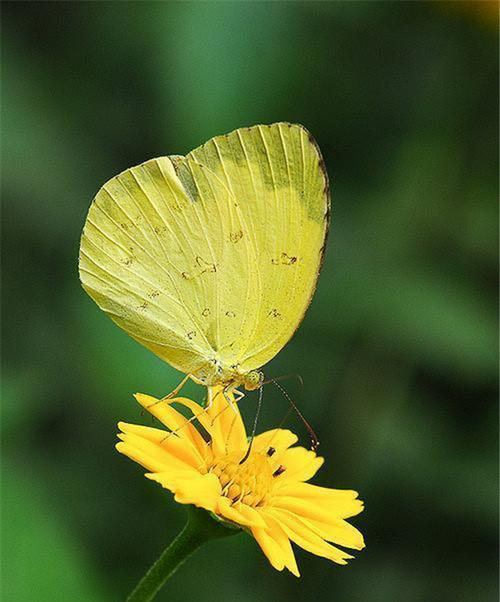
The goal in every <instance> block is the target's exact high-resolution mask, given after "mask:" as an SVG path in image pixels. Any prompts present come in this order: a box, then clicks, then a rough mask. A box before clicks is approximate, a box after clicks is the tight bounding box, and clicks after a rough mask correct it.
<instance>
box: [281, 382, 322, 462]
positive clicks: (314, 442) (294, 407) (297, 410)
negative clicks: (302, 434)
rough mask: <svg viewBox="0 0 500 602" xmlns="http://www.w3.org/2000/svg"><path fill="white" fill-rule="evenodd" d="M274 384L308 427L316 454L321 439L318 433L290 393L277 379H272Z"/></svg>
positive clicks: (312, 447)
mask: <svg viewBox="0 0 500 602" xmlns="http://www.w3.org/2000/svg"><path fill="white" fill-rule="evenodd" d="M272 382H274V384H275V385H276V387H278V389H279V390H280V391H281V392H282V393H283V395H284V396H285V398H286V399H287V400H288V403H289V404H290V406H291V407H292V408H293V410H294V412H295V413H296V414H297V416H298V417H299V418H300V419H301V420H302V422H303V423H304V426H305V427H306V429H307V432H308V433H309V437H310V438H311V449H312V451H314V452H315V451H317V449H318V447H319V439H318V436H317V435H316V433H315V432H314V429H313V427H312V426H311V425H310V424H309V422H308V421H307V420H306V419H305V417H304V415H303V414H302V412H301V411H300V410H299V408H298V407H297V404H296V403H295V402H294V401H293V399H292V398H291V397H290V395H288V393H287V392H286V391H285V389H284V388H283V387H282V386H281V385H280V384H279V383H278V382H276V379H272ZM285 418H286V416H285Z"/></svg>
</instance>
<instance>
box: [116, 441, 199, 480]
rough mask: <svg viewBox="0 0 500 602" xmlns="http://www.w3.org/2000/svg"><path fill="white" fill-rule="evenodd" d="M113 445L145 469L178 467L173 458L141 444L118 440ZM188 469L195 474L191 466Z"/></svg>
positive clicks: (161, 469) (154, 469)
mask: <svg viewBox="0 0 500 602" xmlns="http://www.w3.org/2000/svg"><path fill="white" fill-rule="evenodd" d="M115 447H116V449H117V450H118V451H119V452H120V453H121V454H123V455H124V456H127V457H128V458H130V459H131V460H134V462H137V463H138V464H140V465H141V466H144V468H146V469H147V470H153V471H158V472H162V471H165V470H170V469H172V468H179V463H178V461H176V460H175V459H174V458H166V456H165V455H163V456H160V455H159V454H158V453H157V452H156V451H153V452H148V451H147V450H145V449H144V447H143V446H142V445H136V444H135V443H130V442H129V441H120V442H119V443H117V444H116V446H115ZM184 467H187V465H184ZM189 470H190V471H192V472H193V473H194V474H197V472H196V471H195V470H194V469H193V468H191V467H189Z"/></svg>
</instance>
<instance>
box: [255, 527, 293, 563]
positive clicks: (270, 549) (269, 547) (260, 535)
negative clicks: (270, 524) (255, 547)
mask: <svg viewBox="0 0 500 602" xmlns="http://www.w3.org/2000/svg"><path fill="white" fill-rule="evenodd" d="M252 535H253V536H254V537H255V540H256V542H257V543H258V544H259V546H260V548H261V550H262V551H263V552H264V554H265V555H266V557H267V559H268V560H269V562H270V563H271V565H272V566H273V567H274V568H275V569H276V570H277V571H282V570H283V569H284V568H285V555H284V554H283V550H282V549H281V547H280V546H279V545H278V542H277V541H276V540H275V539H274V538H273V537H272V535H271V533H270V532H269V531H267V530H266V529H264V528H262V527H253V528H252Z"/></svg>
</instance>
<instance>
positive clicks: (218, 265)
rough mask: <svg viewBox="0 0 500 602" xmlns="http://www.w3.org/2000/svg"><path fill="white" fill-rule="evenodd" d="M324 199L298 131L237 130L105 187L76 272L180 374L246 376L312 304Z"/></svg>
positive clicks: (310, 146)
mask: <svg viewBox="0 0 500 602" xmlns="http://www.w3.org/2000/svg"><path fill="white" fill-rule="evenodd" d="M327 203H328V201H327V193H326V176H325V174H324V171H323V169H322V164H321V157H320V155H319V152H318V150H317V148H316V146H315V145H314V143H313V142H312V141H311V139H310V138H309V136H308V134H307V132H306V131H305V130H304V129H303V128H301V127H300V126H290V125H288V124H274V125H272V126H256V127H254V128H249V129H242V130H237V131H235V132H233V133H232V134H229V135H228V136H222V137H218V138H214V139H212V140H210V141H209V142H208V143H206V144H205V145H203V146H202V147H200V148H199V149H196V150H195V151H193V152H192V153H190V154H189V155H188V156H187V157H162V158H159V159H153V160H151V161H147V162H146V163H143V164H142V165H139V166H137V167H133V168H131V169H129V170H126V171H125V172H123V173H121V174H120V175H118V176H116V177H115V178H113V179H112V180H110V181H109V182H107V183H106V184H105V185H104V186H103V187H102V188H101V190H100V191H99V193H98V194H97V196H96V198H95V199H94V202H93V204H92V206H91V208H90V210H89V214H88V217H87V221H86V224H85V227H84V232H83V235H82V242H81V249H80V277H81V280H82V283H83V286H84V288H85V289H86V291H87V292H88V293H89V295H90V296H91V297H92V298H93V299H94V301H95V302H96V303H97V304H98V305H99V307H101V309H103V310H104V311H105V312H106V313H107V314H108V315H109V316H110V317H111V319H113V320H114V321H115V322H116V323H117V324H118V325H119V326H120V327H121V328H123V329H124V330H125V331H126V332H128V334H130V335H131V336H132V337H133V338H134V339H136V340H137V341H139V342H140V343H142V344H143V345H145V346H146V347H147V348H148V349H150V350H151V351H153V352H154V353H156V354H157V355H158V356H159V357H161V358H162V359H164V360H165V361H167V362H169V363H170V364H172V365H173V366H174V367H176V368H177V369H179V370H181V371H182V372H185V373H189V374H195V375H198V376H201V377H203V376H204V375H205V374H204V371H206V369H207V368H206V366H207V362H208V363H211V362H218V363H219V364H221V365H223V366H226V367H230V366H232V365H235V364H239V365H240V369H241V370H243V371H246V370H250V369H252V368H254V367H259V366H261V365H263V364H264V363H266V362H267V361H268V360H269V359H271V357H273V356H274V355H275V354H276V353H277V352H278V351H279V349H280V348H281V347H282V346H283V345H284V344H285V343H286V341H287V340H288V339H289V338H290V336H291V335H292V334H293V332H294V330H295V329H296V327H297V325H298V323H299V322H300V320H301V318H302V315H303V314H304V312H305V309H306V308H307V305H308V303H309V300H310V298H311V296H312V293H313V289H314V285H315V282H316V278H317V274H318V270H319V264H320V255H321V248H322V246H323V243H324V238H325V232H326V218H325V214H326V212H327ZM212 365H213V364H212Z"/></svg>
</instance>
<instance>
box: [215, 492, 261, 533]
mask: <svg viewBox="0 0 500 602" xmlns="http://www.w3.org/2000/svg"><path fill="white" fill-rule="evenodd" d="M217 514H220V515H221V516H222V517H223V518H227V519H228V520H230V521H231V522H233V523H236V524H238V525H243V526H244V527H265V526H266V523H265V522H264V520H263V518H262V517H261V516H260V514H259V513H258V512H257V511H256V510H254V509H253V508H250V507H249V506H247V505H246V504H241V503H236V504H233V505H231V502H230V501H229V499H228V498H227V497H220V498H219V501H218V511H217Z"/></svg>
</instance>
